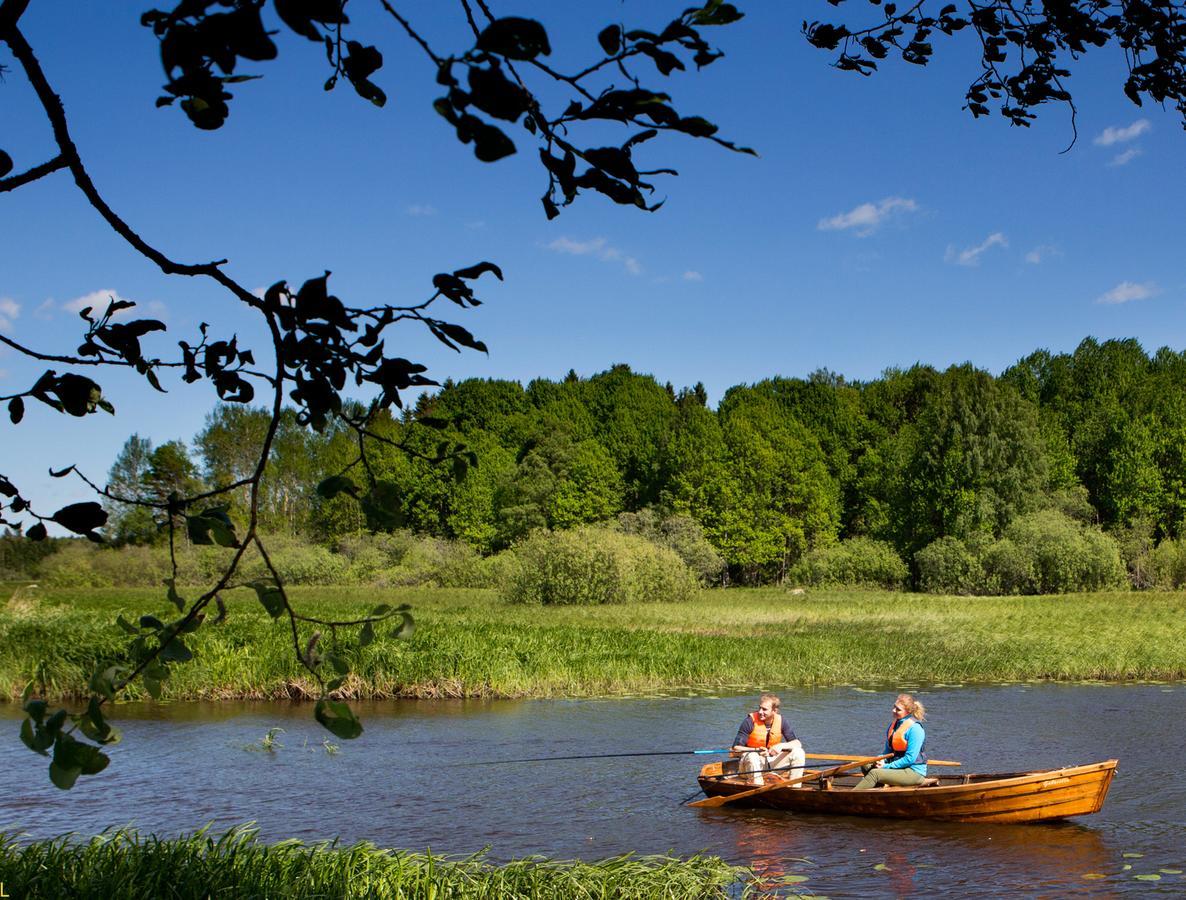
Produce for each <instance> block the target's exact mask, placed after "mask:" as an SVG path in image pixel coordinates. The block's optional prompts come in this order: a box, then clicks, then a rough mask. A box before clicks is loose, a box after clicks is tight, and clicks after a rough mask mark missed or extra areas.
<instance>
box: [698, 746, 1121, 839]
mask: <svg viewBox="0 0 1186 900" xmlns="http://www.w3.org/2000/svg"><path fill="white" fill-rule="evenodd" d="M1116 763H1117V761H1116V760H1114V759H1110V760H1107V761H1105V762H1101V763H1094V764H1092V765H1087V766H1071V767H1068V768H1063V769H1051V770H1048V771H1041V772H1024V773H1020V774H1009V775H967V776H949V777H944V778H942V779H940V781H939V783H938V784H934V785H926V786H918V787H881V788H874V789H872V790H867V791H854V790H852V785H851V783H850V784H833V783H830V782H828V783H823V784H811V783H808V784H804V785H803V786H802V787H801V788H790V787H788V788H776V789H773V790H769V791H764V792H763V793H761V794H758V795H756V796H754V797H750V798H746V799H744V800H739V801H737V804H736V805H737V806H738V807H757V808H764V809H781V810H787V811H790V812H797V813H820V814H824V815H844V816H878V817H882V818H894V819H936V820H939V821H946V822H1014V823H1023V822H1048V821H1052V820H1056V819H1065V818H1068V817H1069V816H1083V815H1088V814H1090V813H1094V812H1098V811H1099V810H1100V807H1102V806H1103V805H1104V798H1105V797H1107V795H1108V787H1109V786H1110V785H1111V783H1112V777H1113V775H1115V773H1116ZM729 765H730V764H729V763H724V764H722V763H710V764H709V765H707V766H705V767H704V768H703V769H701V772H700V787H701V788H702V789H703V790H704V792H705V793H706V794H708V795H709V796H710V797H712V796H720V795H729V794H736V793H740V792H742V791H748V790H752V789H753V787H754V785H753V784H750V783H748V782H747V781H745V780H743V779H742V778H740V777H735V776H732V775H730V774H729ZM953 782H955V783H953Z"/></svg>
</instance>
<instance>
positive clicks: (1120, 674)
mask: <svg viewBox="0 0 1186 900" xmlns="http://www.w3.org/2000/svg"><path fill="white" fill-rule="evenodd" d="M292 594H293V598H294V600H295V601H296V602H297V603H299V604H300V606H301V608H302V609H303V610H304V611H306V612H307V613H308V614H309V615H313V616H318V617H324V618H342V617H346V618H349V616H350V615H352V614H354V613H361V612H363V611H365V610H367V609H369V608H371V607H373V606H374V605H375V604H376V603H389V604H398V603H409V604H411V605H412V611H413V615H414V616H415V629H414V632H413V634H412V635H411V637H410V638H407V639H396V638H394V637H393V635H392V633H391V632H392V631H393V630H394V627H389V628H387V629H385V630H384V629H378V630H377V631H376V635H375V640H374V641H373V642H372V643H370V644H368V645H367V646H363V647H360V646H357V642H353V641H352V638H353V636H352V635H349V636H347V635H343V637H344V638H348V639H347V640H344V641H343V645H342V652H343V653H344V654H346V656H347V658H348V661H349V665H350V673H351V674H350V675H349V676H348V677H347V680H346V681H345V683H344V684H343V685H342V687H341V689H340V690H339V691H337V692H335V696H337V697H339V698H340V699H359V700H362V699H389V698H425V699H428V698H444V697H449V698H549V697H574V696H581V697H597V696H615V695H622V694H636V693H649V692H661V691H670V690H703V689H709V690H711V689H726V688H736V689H737V690H740V691H744V690H749V689H752V688H753V687H755V686H762V685H772V684H777V685H780V686H782V685H786V686H794V685H804V686H808V685H814V686H824V685H837V684H852V683H855V684H875V683H882V684H884V683H891V682H892V683H898V684H913V683H961V682H980V683H984V682H1001V681H1023V680H1055V681H1083V680H1101V681H1133V680H1136V681H1177V680H1182V679H1184V678H1186V652H1184V651H1183V649H1182V648H1183V647H1186V594H1182V593H1180V592H1177V593H1159V592H1152V591H1147V592H1141V593H1135V592H1130V591H1119V592H1101V593H1090V594H1059V595H1051V596H1025V597H967V596H937V595H929V594H909V593H902V592H889V591H852V590H843V589H818V590H816V589H812V590H809V591H807V592H804V593H799V592H797V591H791V590H787V589H785V588H753V589H738V588H731V589H728V590H724V589H711V590H703V591H698V592H695V593H694V594H693V595H692V597H691V598H690V599H687V600H684V601H682V602H672V603H655V602H649V603H615V604H604V605H550V606H548V605H539V604H522V603H519V604H515V603H508V602H506V601H505V600H503V599H501V598H500V596H499V595H498V593H497V592H495V591H493V590H488V589H462V588H456V589H449V588H403V589H386V590H378V589H375V588H342V587H296V588H293V589H292ZM223 596H224V598H225V601H226V606H227V609H228V614H227V617H226V619H225V621H223V622H221V623H219V624H216V625H210V624H207V625H204V626H203V627H202V628H200V629H199V630H198V631H196V632H195V633H194V634H192V635H189V636H188V637H187V645H188V646H190V647H191V649H192V650H193V652H194V658H193V659H192V660H190V661H188V662H185V663H182V664H175V665H173V666H171V667H170V668H171V670H172V674H171V676H170V678H169V679H168V680H167V681H165V682H163V683H162V693H161V699H162V700H166V701H190V700H229V699H253V700H266V699H305V698H313V697H316V696H317V694H318V686H317V684H316V682H315V681H314V680H313V679H311V678H309V677H308V675H307V673H305V672H304V670H303V669H302V668H301V667H300V665H299V663H298V662H297V661H296V659H295V658H294V653H293V645H292V634H291V631H290V630H289V629H288V627H287V623H283V622H277V621H273V620H272V619H270V618H269V617H268V615H267V613H266V612H265V611H264V609H263V608H262V607H261V606H260V605H259V603H258V601H257V600H256V598H255V595H254V592H252V591H250V590H243V589H240V590H233V591H226V592H224V594H223ZM165 612H166V607H165V606H164V601H163V600H162V598H161V596H160V592H159V590H157V589H147V588H104V589H98V588H53V587H31V586H17V585H13V584H11V583H10V584H8V585H3V586H0V698H2V699H4V700H8V701H15V700H17V699H19V697H20V696H21V693H22V692H23V691H24V690H25V688H26V686H27V685H29V683H30V682H31V681H32V682H33V683H34V685H35V688H34V689H35V690H36V691H37V692H38V693H41V692H44V696H45V697H46V699H51V700H64V699H74V698H81V697H84V696H87V695H88V687H87V684H88V680H89V679H90V677H91V674H92V673H93V672H95V671H96V668H98V667H99V666H100V664H101V663H105V664H108V665H110V664H114V663H118V662H120V661H121V660H122V659H123V654H124V653H125V652H126V634H124V632H123V631H121V630H120V628H119V627H117V626H116V624H115V622H116V619H117V617H118V616H121V615H122V616H124V617H125V618H126V619H129V620H131V621H136V619H137V618H138V617H139V616H141V615H143V614H156V615H161V614H164V613H165ZM325 640H326V641H329V640H332V638H331V636H329V635H326V637H325ZM755 641H759V642H760V643H761V646H762V647H763V651H762V652H761V653H760V654H755V653H754V652H753V648H754V642H755ZM351 644H353V645H352V646H351ZM121 699H127V700H143V699H147V694H146V693H145V691H144V689H143V688H142V686H141V685H140V683H139V682H136V683H134V684H133V685H131V686H130V687H129V688H128V689H127V690H126V691H125V692H124V693H123V694H122V695H121Z"/></svg>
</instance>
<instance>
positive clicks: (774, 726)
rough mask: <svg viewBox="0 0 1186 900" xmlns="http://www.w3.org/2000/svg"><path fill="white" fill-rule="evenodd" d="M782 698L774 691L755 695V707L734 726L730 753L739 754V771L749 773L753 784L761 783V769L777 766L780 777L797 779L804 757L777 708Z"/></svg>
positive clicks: (799, 744)
mask: <svg viewBox="0 0 1186 900" xmlns="http://www.w3.org/2000/svg"><path fill="white" fill-rule="evenodd" d="M781 707H782V701H781V700H779V699H778V697H776V696H775V695H774V694H763V695H762V696H761V697H759V698H758V708H757V710H756V711H755V712H752V713H750V714H749V715H748V716H746V717H745V720H744V721H743V722H742V723H741V727H740V728H738V729H737V737H735V738H734V739H733V748H732V749H733V753H735V754H741V764H740V766H739V770H740V771H741V772H742V773H743V774H747V775H750V781H751V783H753V784H764V783H765V778H764V776H763V775H762V772H763V771H769V770H770V769H779V770H781V771H780V773H779V777H782V776H787V777H790V778H799V777H801V776H802V775H803V764H804V763H805V762H806V760H807V758H806V756H804V753H803V744H802V742H801V741H800V740H799V739H798V738H797V737H795V732H794V730H793V729H792V728H791V723H790V722H788V721H787V720H786V719H784V718H783V716H782V713H781V712H779V709H780V708H781Z"/></svg>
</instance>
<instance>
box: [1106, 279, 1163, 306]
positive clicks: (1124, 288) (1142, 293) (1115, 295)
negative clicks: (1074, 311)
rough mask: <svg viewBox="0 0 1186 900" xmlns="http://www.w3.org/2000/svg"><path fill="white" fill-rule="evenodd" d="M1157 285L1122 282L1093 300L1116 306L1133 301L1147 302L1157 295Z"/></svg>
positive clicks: (1148, 282) (1145, 282)
mask: <svg viewBox="0 0 1186 900" xmlns="http://www.w3.org/2000/svg"><path fill="white" fill-rule="evenodd" d="M1157 290H1158V289H1157V284H1156V283H1155V282H1152V281H1143V282H1141V283H1140V284H1138V283H1136V282H1135V281H1122V282H1120V284H1118V285H1116V287H1114V288H1112V290H1110V291H1108V292H1107V293H1106V294H1100V296H1098V297H1096V298H1095V302H1096V303H1107V304H1112V305H1115V304H1118V303H1131V302H1132V301H1133V300H1147V299H1148V298H1150V297H1152V296H1153V295H1154V294H1156V293H1157Z"/></svg>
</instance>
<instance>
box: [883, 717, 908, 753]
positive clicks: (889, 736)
mask: <svg viewBox="0 0 1186 900" xmlns="http://www.w3.org/2000/svg"><path fill="white" fill-rule="evenodd" d="M913 724H914V718H913V717H912V716H906V718H904V719H898V720H897V721H896V722H890V727H889V730H888V731H886V733H885V742H886V743H887V744H889V745H890V747H891V748H893V750H894V751H896V752H897V753H904V752H905V751H906V732H907V731H909V730H910V726H911V725H913ZM895 725H897V726H898V727H897V729H895V728H894V726H895Z"/></svg>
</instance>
